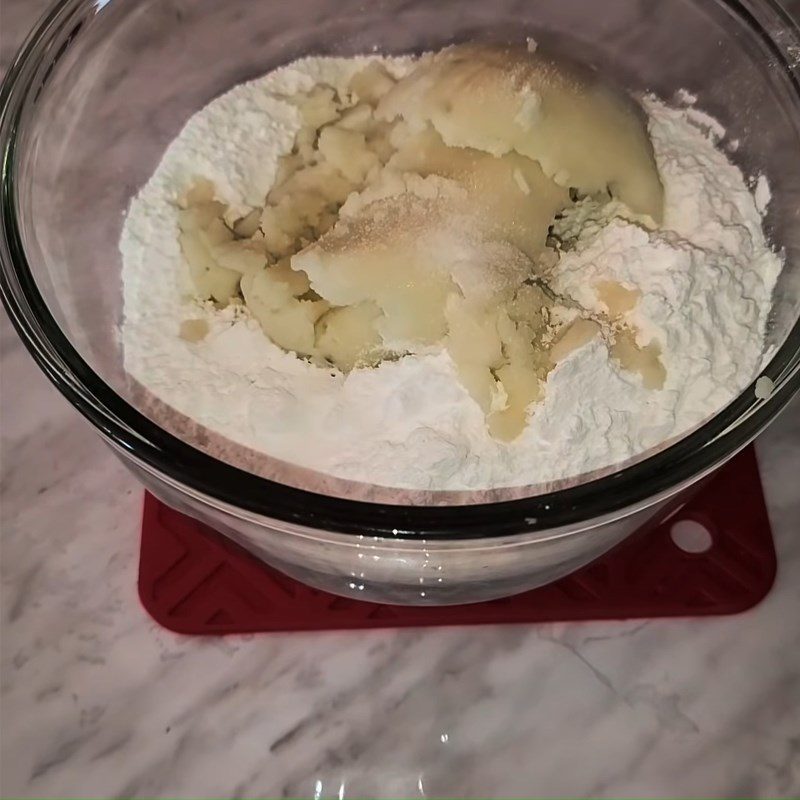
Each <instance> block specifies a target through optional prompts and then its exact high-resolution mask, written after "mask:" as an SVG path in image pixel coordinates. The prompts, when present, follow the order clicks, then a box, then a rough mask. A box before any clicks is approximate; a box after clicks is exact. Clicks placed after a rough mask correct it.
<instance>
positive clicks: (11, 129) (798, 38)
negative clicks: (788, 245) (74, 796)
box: [0, 0, 800, 541]
mask: <svg viewBox="0 0 800 800" xmlns="http://www.w3.org/2000/svg"><path fill="white" fill-rule="evenodd" d="M722 2H724V4H725V5H726V6H728V8H730V9H731V10H732V11H733V12H734V13H736V14H737V15H738V16H739V17H741V18H743V19H744V21H745V22H746V23H747V24H748V25H749V27H750V28H751V29H752V30H753V31H754V32H755V33H756V34H757V35H758V36H759V37H760V38H761V40H762V44H764V45H766V46H767V47H768V48H769V50H770V51H771V54H772V55H773V56H774V58H775V59H776V61H775V63H776V64H777V65H778V66H779V67H780V68H781V71H782V72H783V73H784V77H785V78H788V80H789V82H790V85H791V87H792V88H793V91H794V94H795V96H796V98H797V99H798V101H799V104H798V106H799V107H798V113H800V63H799V62H800V60H798V59H797V58H796V57H795V58H794V59H793V58H792V56H791V49H790V47H789V39H790V38H791V37H787V38H786V40H785V41H781V42H777V41H776V40H775V39H774V38H773V37H772V36H771V35H770V33H769V32H768V31H767V30H766V29H765V28H764V27H763V25H762V24H761V23H760V22H759V21H758V19H757V18H756V17H755V16H753V14H751V13H750V10H749V9H748V8H747V6H746V4H745V2H743V0H722ZM760 2H761V3H762V5H764V6H765V7H767V8H768V10H769V11H770V12H771V13H773V14H774V15H775V18H776V19H777V21H778V22H779V24H780V25H781V26H782V28H783V29H784V30H785V31H787V32H790V33H791V34H792V35H793V37H794V41H795V42H800V27H798V24H797V23H796V22H795V20H794V19H793V18H792V16H791V15H790V14H789V13H788V12H787V11H786V10H785V9H784V8H783V7H782V6H781V4H780V3H779V2H778V1H777V0H760ZM87 5H92V6H93V7H94V8H95V9H98V4H95V3H91V2H90V0H60V1H59V2H55V3H54V4H53V5H52V6H51V7H50V8H49V9H48V10H47V11H46V12H45V14H44V16H43V17H42V18H41V20H40V22H39V24H38V25H37V27H36V28H35V29H34V30H33V31H32V33H31V34H30V35H29V36H28V38H27V40H26V41H25V43H24V44H23V46H22V48H21V49H20V51H19V53H18V55H17V57H16V58H15V60H14V61H13V63H12V64H11V66H10V68H9V70H8V72H7V74H6V76H5V78H4V80H3V83H2V86H0V170H1V171H0V296H1V297H2V302H3V304H4V306H5V308H6V311H7V312H8V314H9V317H10V318H11V321H12V323H13V325H14V327H15V329H16V331H17V333H18V334H19V336H20V338H21V339H22V341H23V342H24V344H25V346H26V347H27V349H28V350H29V352H30V353H31V355H32V356H33V358H34V360H35V361H36V363H37V364H38V365H39V367H40V368H41V369H42V371H43V372H44V373H45V375H46V376H47V377H48V378H49V379H50V381H51V382H52V383H53V384H54V385H55V386H56V388H57V389H58V390H59V391H60V392H61V393H62V394H63V395H64V396H65V397H66V398H67V399H68V400H69V401H70V403H72V405H73V406H75V407H76V408H77V410H78V411H79V412H80V413H81V414H83V416H85V417H86V418H87V419H88V420H89V421H90V422H91V423H92V424H93V425H94V426H95V427H96V428H97V429H98V430H99V432H100V433H101V434H102V435H103V436H104V437H105V438H106V439H107V440H109V441H110V442H111V443H112V444H113V445H114V446H115V448H116V449H118V450H120V451H122V453H123V455H124V454H126V453H127V454H129V455H130V456H133V458H134V459H135V460H136V461H138V462H139V463H141V464H143V465H146V466H147V467H149V468H150V469H152V470H155V471H156V472H157V473H164V474H166V475H168V476H170V478H171V479H172V480H173V481H178V482H179V483H181V484H185V485H186V486H187V487H189V488H190V489H192V490H193V491H195V492H199V493H201V494H202V495H205V496H206V498H207V499H208V500H211V501H212V502H213V501H216V502H219V503H224V504H225V505H226V506H228V507H232V508H233V509H240V510H242V511H244V512H249V513H252V514H257V515H260V516H263V517H265V518H266V519H267V520H269V519H274V520H280V521H282V522H286V523H291V524H294V525H300V526H303V527H304V528H310V529H317V530H320V529H321V530H326V531H330V532H336V533H343V534H351V535H364V534H366V535H372V536H378V537H387V538H392V539H432V540H451V541H458V540H462V539H465V540H466V539H492V538H496V537H506V536H513V535H515V534H521V533H525V534H531V533H536V532H542V533H545V532H552V531H553V529H558V528H560V529H564V528H566V527H570V526H571V527H576V528H580V529H585V528H587V527H592V526H594V525H596V524H600V522H599V521H600V520H601V519H607V518H609V517H612V518H614V517H616V518H618V517H622V516H627V515H628V514H630V513H633V512H634V511H635V510H637V509H638V508H642V507H644V506H646V505H649V504H651V503H654V502H656V501H657V499H658V498H659V497H664V496H668V495H669V494H672V493H674V492H676V491H678V490H680V488H682V487H683V486H685V485H687V484H688V483H691V482H693V481H695V480H697V479H698V478H700V477H702V476H703V475H704V474H706V473H707V472H709V471H711V470H712V469H714V468H715V467H717V466H719V465H720V464H721V463H723V462H724V461H726V460H727V459H728V458H730V457H732V456H733V455H734V454H735V453H737V452H738V451H739V450H740V449H741V448H743V447H744V446H745V445H746V444H748V443H749V442H750V441H751V440H752V439H753V438H755V436H756V435H757V434H758V433H759V432H760V431H761V430H762V429H763V428H764V427H765V426H766V425H767V424H768V423H769V422H770V421H771V420H772V419H773V418H774V417H775V416H776V415H777V414H778V413H779V411H780V410H781V409H782V408H783V407H784V406H785V405H786V404H787V403H788V402H789V400H790V399H791V397H792V395H793V394H794V393H795V392H796V391H798V389H800V321H798V322H797V323H796V324H795V326H794V327H793V328H792V330H791V332H790V334H789V336H788V337H787V339H786V341H785V342H784V343H783V345H782V346H781V348H780V349H779V350H778V351H777V352H776V353H775V354H774V355H773V357H772V359H771V360H770V362H769V364H768V365H767V366H766V367H764V368H763V369H762V370H761V372H760V375H764V376H767V377H769V378H770V379H771V380H772V381H773V382H774V385H775V389H774V391H773V393H772V394H771V396H770V397H768V398H766V399H757V398H756V397H755V392H754V386H755V379H754V381H753V382H752V383H751V384H750V385H749V386H748V387H746V388H745V389H744V391H743V392H742V393H741V394H739V396H738V397H736V398H735V399H734V400H733V401H732V402H731V403H730V404H729V405H727V406H726V407H725V408H723V409H721V410H720V411H719V412H718V413H717V414H716V415H714V416H713V417H711V418H710V419H709V420H707V421H706V422H705V423H703V424H702V425H700V426H699V427H698V428H696V429H695V430H694V431H692V432H691V433H689V434H687V435H685V436H684V437H683V438H681V439H679V440H678V441H676V442H675V443H673V444H671V445H670V446H669V447H667V448H665V449H663V450H661V451H660V452H657V453H655V454H653V455H650V456H649V457H645V458H643V459H641V460H639V461H636V462H635V463H633V464H631V465H629V466H625V467H623V468H621V469H619V470H618V471H614V472H611V473H610V474H605V475H603V476H602V477H598V478H595V479H593V480H589V481H587V482H585V483H581V484H578V485H576V486H571V487H569V488H564V489H559V490H556V491H552V492H548V493H546V494H541V495H537V496H532V497H526V498H519V499H513V500H507V501H502V502H492V503H482V504H475V505H471V504H465V505H442V506H434V505H428V506H423V505H419V506H417V505H412V506H404V505H394V504H388V503H376V502H368V501H362V500H350V499H346V498H342V497H335V496H329V495H322V494H318V493H315V492H312V491H309V490H307V489H300V488H296V487H292V486H288V485H286V484H282V483H278V482H277V481H273V480H270V479H268V478H262V477H259V476H256V475H254V474H252V473H249V472H247V471H245V470H242V469H240V468H237V467H235V466H232V465H230V464H227V463H225V462H222V461H219V460H218V459H216V458H214V457H213V456H210V455H208V454H207V453H205V452H203V451H201V450H199V449H197V448H195V447H193V446H192V445H189V444H187V443H186V442H184V441H183V440H181V439H179V438H178V437H176V436H174V435H173V434H171V433H169V432H168V431H166V430H164V429H163V428H161V427H160V426H158V425H157V424H156V423H154V422H153V421H151V420H150V419H148V418H147V417H145V416H144V415H143V414H142V413H141V412H140V411H138V410H137V409H136V408H135V407H134V406H132V405H131V404H129V403H128V402H127V401H126V400H124V399H123V398H122V397H121V396H119V395H118V394H116V392H114V391H113V389H111V388H110V387H109V386H108V385H107V384H106V383H105V382H104V381H103V380H102V378H100V376H99V375H98V374H97V373H96V372H94V370H93V369H92V368H91V367H90V366H89V364H88V363H87V362H86V361H85V360H84V359H83V358H82V357H81V356H80V355H79V353H78V352H77V350H76V349H75V348H74V347H73V345H72V343H71V342H70V341H69V339H68V338H67V336H66V335H65V334H64V333H63V332H62V331H61V329H60V327H59V326H58V324H57V323H56V321H55V319H54V317H53V315H52V314H51V313H50V310H49V309H48V307H47V304H46V302H45V300H44V298H43V296H42V294H41V292H40V291H39V289H38V287H37V285H36V281H35V279H34V277H33V274H32V271H31V268H30V265H29V263H28V259H27V256H26V253H25V249H24V246H23V243H22V237H21V232H20V230H19V226H18V225H17V211H16V208H17V195H16V182H15V174H16V163H17V161H16V154H17V143H18V142H17V131H18V129H19V126H20V120H21V115H22V113H23V111H24V109H25V108H26V104H27V102H28V101H29V100H30V99H31V97H33V98H34V102H35V96H36V93H37V92H39V91H41V88H42V86H43V85H44V83H45V82H46V80H47V77H48V76H49V73H50V71H51V70H52V66H53V63H54V62H55V61H56V60H57V59H58V58H59V57H60V56H61V55H63V52H64V51H65V50H66V49H67V47H68V44H67V45H62V47H61V48H58V47H55V48H53V47H52V45H53V43H54V42H58V37H59V36H60V35H62V34H63V33H64V31H67V30H71V28H70V25H71V24H73V28H74V18H75V17H77V16H78V15H79V14H80V12H81V11H82V9H85V8H86V6H87ZM69 35H72V34H69ZM67 41H68V40H67ZM795 46H796V45H795ZM43 56H48V57H51V58H53V62H51V63H50V64H49V65H47V67H46V68H45V69H41V67H42V60H43Z"/></svg>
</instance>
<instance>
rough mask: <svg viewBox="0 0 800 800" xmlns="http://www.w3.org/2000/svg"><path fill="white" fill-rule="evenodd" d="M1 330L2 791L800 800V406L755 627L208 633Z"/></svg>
mask: <svg viewBox="0 0 800 800" xmlns="http://www.w3.org/2000/svg"><path fill="white" fill-rule="evenodd" d="M40 6H41V0H36V2H33V1H32V0H25V1H24V2H23V0H7V2H5V3H4V4H3V9H2V15H3V23H2V24H3V34H2V36H3V48H2V53H1V54H0V58H1V59H2V65H0V66H2V67H4V66H5V65H6V64H7V63H8V60H9V57H10V52H11V49H12V46H11V44H10V42H11V41H12V40H14V39H15V38H19V36H20V35H21V33H22V32H23V30H24V29H25V28H27V27H28V26H29V25H30V24H31V22H32V17H33V16H35V14H36V12H37V9H38V8H39V7H40ZM12 33H13V36H12ZM0 325H1V329H0V359H2V360H1V362H0V369H1V370H2V387H1V388H2V407H3V412H2V445H1V447H2V450H0V456H1V457H2V505H0V513H2V534H1V537H2V538H0V548H1V549H0V571H1V573H2V595H0V601H1V604H2V605H1V608H0V611H1V613H2V630H1V631H0V633H1V638H0V646H1V649H0V758H1V761H0V795H2V796H18V797H43V796H48V797H70V796H85V797H109V796H120V797H131V796H137V797H141V796H151V797H152V796H161V797H166V796H169V797H191V796H220V797H222V796H225V797H258V796H305V797H315V798H323V797H331V798H333V797H339V798H343V797H363V796H375V797H379V796H384V797H393V796H395V797H396V796H405V797H427V796H453V797H469V796H507V797H508V796H530V795H549V796H552V795H562V796H598V797H613V796H634V795H635V796H659V795H671V796H684V795H702V796H708V797H717V796H719V797H723V796H772V797H792V796H797V795H798V794H800V614H799V613H798V610H799V609H800V492H798V490H797V481H796V476H797V475H798V474H800V401H795V402H794V403H793V405H792V406H791V407H790V408H789V409H787V411H786V412H785V413H784V414H783V416H782V417H781V419H779V420H778V421H777V422H776V423H775V425H774V426H773V427H772V428H771V429H770V430H769V431H768V432H767V433H766V434H765V435H764V436H762V438H761V440H760V441H759V444H758V451H759V457H760V462H761V468H762V473H763V477H764V484H765V489H766V493H767V497H768V502H769V510H770V516H771V519H772V523H773V528H774V534H775V540H776V546H777V549H778V554H779V562H780V571H779V576H778V580H777V583H776V585H775V587H774V589H773V591H772V592H771V593H770V595H769V597H768V598H767V599H766V600H765V601H764V602H763V603H762V604H761V605H760V606H759V607H758V608H756V609H754V610H752V611H750V612H748V613H746V614H742V615H739V616H736V617H731V618H725V619H711V620H701V621H692V620H672V621H651V622H641V621H638V622H629V623H591V624H589V623H587V624H551V625H540V626H532V627H525V626H523V627H509V628H501V627H480V628H473V629H455V628H453V629H436V630H425V631H417V630H412V631H379V632H371V633H349V634H346V633H330V634H327V633H326V634H310V635H305V634H296V635H295V634H292V635H289V634H287V635H279V636H250V637H230V638H225V639H218V640H213V639H209V640H201V639H192V638H185V637H179V636H176V635H173V634H170V633H168V632H166V631H164V630H161V629H159V628H158V627H156V626H155V625H154V624H153V623H152V622H150V621H149V619H148V618H147V616H146V615H145V613H144V612H143V610H142V609H141V607H140V605H139V603H138V599H137V595H136V567H137V547H138V526H139V515H140V509H141V490H140V488H139V487H138V486H137V484H136V483H135V482H134V480H133V479H132V478H131V477H130V476H129V475H128V473H127V472H126V471H125V470H124V468H123V467H122V466H121V465H120V464H119V463H118V462H117V460H116V459H115V458H114V457H113V455H112V454H111V453H110V452H109V451H108V450H107V449H106V448H105V447H104V446H103V445H102V443H101V442H100V440H99V439H98V438H97V437H96V436H94V435H93V434H92V433H91V431H90V429H89V427H88V426H87V425H86V424H85V423H84V422H83V421H82V420H81V419H80V418H79V416H78V415H77V413H76V412H74V411H73V410H72V409H71V408H70V407H69V406H68V405H67V403H66V402H64V401H63V399H62V398H61V397H60V396H58V394H57V393H56V391H55V390H54V389H53V388H52V387H51V386H50V385H49V384H48V383H47V381H46V380H45V378H44V377H43V376H42V375H41V374H40V373H39V372H38V370H37V369H36V368H35V367H34V365H33V363H32V362H31V360H30V359H29V357H28V356H27V354H26V353H25V352H24V350H23V347H22V345H21V344H20V343H19V341H18V340H17V339H16V338H15V337H14V335H13V333H12V332H11V330H10V325H9V324H8V321H7V320H6V319H5V317H2V322H1V323H0Z"/></svg>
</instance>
